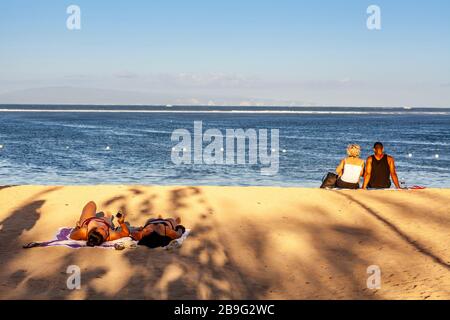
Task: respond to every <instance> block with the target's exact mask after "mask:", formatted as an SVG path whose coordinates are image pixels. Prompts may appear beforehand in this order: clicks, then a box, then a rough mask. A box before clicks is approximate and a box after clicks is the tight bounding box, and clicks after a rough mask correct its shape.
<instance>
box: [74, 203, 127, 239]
mask: <svg viewBox="0 0 450 320" xmlns="http://www.w3.org/2000/svg"><path fill="white" fill-rule="evenodd" d="M117 219H118V221H117V222H118V223H119V225H120V231H116V230H115V228H114V227H113V225H112V220H113V216H112V215H111V214H109V213H106V214H103V216H99V214H97V205H96V204H95V202H93V201H90V202H88V203H87V204H86V205H85V206H84V208H83V211H82V212H81V216H80V220H78V222H77V224H76V227H75V228H74V229H73V230H72V232H71V233H70V238H71V239H73V240H86V245H88V246H90V247H94V246H99V245H101V244H102V243H103V242H105V241H112V240H117V239H120V238H124V237H128V236H129V235H130V231H129V229H128V226H127V225H126V224H125V215H124V214H118V215H117Z"/></svg>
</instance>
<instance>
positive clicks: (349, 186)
mask: <svg viewBox="0 0 450 320" xmlns="http://www.w3.org/2000/svg"><path fill="white" fill-rule="evenodd" d="M336 187H338V188H343V189H359V183H349V182H345V181H342V180H341V178H339V179H338V180H337V181H336Z"/></svg>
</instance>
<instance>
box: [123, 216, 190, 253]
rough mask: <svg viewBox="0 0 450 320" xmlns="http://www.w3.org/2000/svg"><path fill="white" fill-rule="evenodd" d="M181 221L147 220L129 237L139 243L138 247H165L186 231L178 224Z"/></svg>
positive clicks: (170, 219) (177, 219) (178, 219)
mask: <svg viewBox="0 0 450 320" xmlns="http://www.w3.org/2000/svg"><path fill="white" fill-rule="evenodd" d="M180 222H181V219H180V218H176V219H172V218H169V219H162V218H161V217H159V218H154V219H149V220H147V222H146V223H145V225H144V226H143V227H140V228H138V229H137V230H135V231H132V232H131V237H132V238H133V239H134V240H137V241H139V242H138V245H144V246H147V247H149V248H157V247H165V246H167V245H168V244H169V243H170V242H171V241H172V240H175V239H178V238H180V237H181V236H182V235H183V233H184V232H185V231H186V229H185V228H184V227H183V226H182V225H181V224H180Z"/></svg>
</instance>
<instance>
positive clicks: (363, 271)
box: [0, 186, 450, 299]
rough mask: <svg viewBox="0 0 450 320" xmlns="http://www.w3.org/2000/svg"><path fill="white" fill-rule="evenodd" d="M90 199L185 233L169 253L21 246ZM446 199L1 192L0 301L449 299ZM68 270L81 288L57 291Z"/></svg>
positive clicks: (412, 193)
mask: <svg viewBox="0 0 450 320" xmlns="http://www.w3.org/2000/svg"><path fill="white" fill-rule="evenodd" d="M89 200H94V201H95V202H96V203H97V205H98V207H99V210H104V211H107V210H109V211H111V212H116V211H117V210H119V209H122V210H123V211H124V212H126V214H127V220H128V221H129V222H130V223H131V224H132V225H140V224H143V223H144V221H145V220H146V219H147V218H149V217H156V216H157V215H159V214H161V215H163V216H180V217H181V218H182V223H183V224H184V225H185V226H186V227H188V228H191V229H192V234H191V235H190V236H189V237H188V239H187V240H186V241H185V243H184V244H183V246H182V247H181V248H180V249H178V250H176V251H174V252H168V251H164V250H162V249H154V250H151V249H147V248H143V247H140V248H137V249H126V250H123V251H116V250H108V249H98V248H95V249H92V248H83V249H79V250H75V249H70V248H65V247H53V248H33V249H28V250H25V249H22V245H23V244H24V243H27V242H30V241H45V240H50V239H52V238H53V236H54V235H55V233H56V231H57V230H58V228H59V227H64V226H73V225H74V223H75V221H76V219H78V217H79V214H80V211H81V209H82V207H83V205H84V204H85V203H86V202H87V201H89ZM449 200H450V190H448V189H426V190H408V191H405V190H402V191H395V190H389V191H334V190H319V189H304V188H271V187H177V186H164V187H162V186H145V187H140V186H66V187H58V186H4V187H0V263H1V269H0V298H1V299H449V298H450V245H449V241H448V239H449V238H448V235H449V226H450V205H449V203H450V201H449ZM69 265H78V266H79V267H80V268H81V270H82V274H81V289H80V290H69V289H67V286H66V280H67V277H68V274H67V273H66V269H67V267H68V266H69ZM371 265H377V266H379V267H380V269H381V289H379V290H373V289H368V288H367V285H366V281H367V278H368V277H369V275H368V274H367V268H368V267H369V266H371Z"/></svg>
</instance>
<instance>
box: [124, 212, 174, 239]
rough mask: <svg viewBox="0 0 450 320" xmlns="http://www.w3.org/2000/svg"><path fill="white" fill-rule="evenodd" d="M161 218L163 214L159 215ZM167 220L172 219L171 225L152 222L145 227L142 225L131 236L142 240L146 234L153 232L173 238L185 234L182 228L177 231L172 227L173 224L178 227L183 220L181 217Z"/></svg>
mask: <svg viewBox="0 0 450 320" xmlns="http://www.w3.org/2000/svg"><path fill="white" fill-rule="evenodd" d="M159 218H161V216H160V217H159ZM167 220H170V221H171V222H172V224H170V223H169V225H167V226H166V225H163V224H150V225H148V226H146V227H145V228H143V227H140V228H138V229H137V230H136V231H133V232H131V238H133V239H134V240H137V241H139V240H141V239H142V238H143V237H145V236H146V235H149V234H150V233H152V232H157V233H158V234H160V235H162V236H164V235H166V236H168V237H170V238H171V239H172V240H174V239H178V238H180V237H181V236H182V235H183V234H182V231H181V230H178V231H175V229H174V228H172V225H173V226H174V227H175V228H176V226H178V225H179V224H180V222H181V219H180V218H175V219H172V218H169V219H167Z"/></svg>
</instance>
